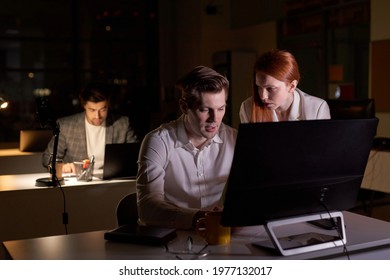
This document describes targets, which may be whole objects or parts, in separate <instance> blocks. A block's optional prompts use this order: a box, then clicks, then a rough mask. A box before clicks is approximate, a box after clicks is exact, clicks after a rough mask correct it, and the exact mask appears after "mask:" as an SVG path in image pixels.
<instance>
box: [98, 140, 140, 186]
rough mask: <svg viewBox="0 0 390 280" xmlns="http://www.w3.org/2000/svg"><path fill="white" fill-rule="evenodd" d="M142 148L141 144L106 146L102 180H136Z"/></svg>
mask: <svg viewBox="0 0 390 280" xmlns="http://www.w3.org/2000/svg"><path fill="white" fill-rule="evenodd" d="M140 146H141V144H140V143H121V144H106V148H105V152H104V167H103V176H102V179H103V180H109V179H121V178H122V179H135V178H136V176H137V172H138V163H137V161H138V153H139V149H140Z"/></svg>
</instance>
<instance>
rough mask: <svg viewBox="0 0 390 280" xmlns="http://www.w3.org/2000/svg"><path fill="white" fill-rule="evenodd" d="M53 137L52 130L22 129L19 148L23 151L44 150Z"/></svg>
mask: <svg viewBox="0 0 390 280" xmlns="http://www.w3.org/2000/svg"><path fill="white" fill-rule="evenodd" d="M52 137H53V132H52V130H46V129H31V130H21V131H20V140H19V150H20V151H21V152H43V151H44V150H45V149H46V147H47V144H48V143H49V141H50V139H51V138H52Z"/></svg>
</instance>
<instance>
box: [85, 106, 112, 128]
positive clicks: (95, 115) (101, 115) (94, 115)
mask: <svg viewBox="0 0 390 280" xmlns="http://www.w3.org/2000/svg"><path fill="white" fill-rule="evenodd" d="M84 109H85V117H86V119H87V121H88V123H90V124H92V125H96V126H99V125H102V124H103V123H104V121H105V120H106V118H107V113H108V102H107V101H101V102H96V103H95V102H91V101H87V103H85V105H84Z"/></svg>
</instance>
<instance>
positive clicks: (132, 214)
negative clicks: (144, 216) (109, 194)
mask: <svg viewBox="0 0 390 280" xmlns="http://www.w3.org/2000/svg"><path fill="white" fill-rule="evenodd" d="M116 217H117V221H118V226H122V225H125V224H137V221H138V210H137V194H136V193H131V194H128V195H126V196H125V197H124V198H122V199H121V201H119V203H118V206H117V208H116Z"/></svg>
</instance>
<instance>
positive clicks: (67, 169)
mask: <svg viewBox="0 0 390 280" xmlns="http://www.w3.org/2000/svg"><path fill="white" fill-rule="evenodd" d="M75 172H76V168H75V166H74V164H73V163H65V164H64V165H63V166H62V173H75Z"/></svg>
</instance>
